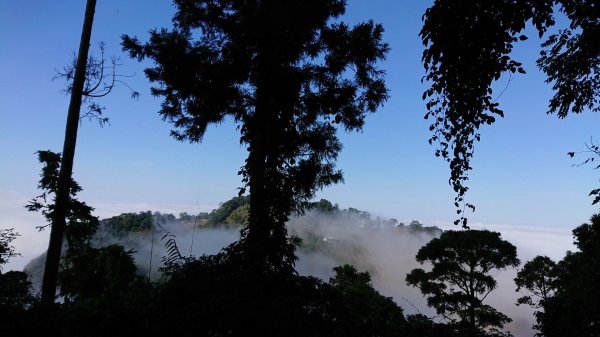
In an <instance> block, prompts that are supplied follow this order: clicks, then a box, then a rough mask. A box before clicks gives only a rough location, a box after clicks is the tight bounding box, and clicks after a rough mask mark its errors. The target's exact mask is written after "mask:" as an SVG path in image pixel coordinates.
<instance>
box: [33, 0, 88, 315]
mask: <svg viewBox="0 0 600 337" xmlns="http://www.w3.org/2000/svg"><path fill="white" fill-rule="evenodd" d="M95 8H96V0H88V1H87V5H86V9H85V17H84V21H83V29H82V31H81V41H80V43H79V52H78V54H77V63H76V67H75V73H74V75H73V86H72V87H71V100H70V102H69V110H68V114H67V126H66V129H65V140H64V145H63V152H62V153H63V157H62V158H63V159H62V162H61V165H60V167H61V170H60V173H59V176H58V183H57V186H56V197H55V206H54V211H53V218H52V227H51V229H50V241H49V243H48V253H47V256H46V266H45V268H44V278H43V281H42V302H43V303H45V304H51V303H53V302H54V298H55V296H56V282H57V277H58V269H59V264H60V254H61V249H62V240H63V234H64V229H65V226H66V220H65V218H66V216H67V213H68V209H69V195H70V194H71V192H70V190H69V188H70V187H71V174H72V172H73V158H74V157H75V145H76V143H77V127H78V125H79V112H80V109H81V100H82V96H83V87H84V83H85V74H86V68H87V58H88V51H89V47H90V38H91V35H92V23H93V21H94V11H95Z"/></svg>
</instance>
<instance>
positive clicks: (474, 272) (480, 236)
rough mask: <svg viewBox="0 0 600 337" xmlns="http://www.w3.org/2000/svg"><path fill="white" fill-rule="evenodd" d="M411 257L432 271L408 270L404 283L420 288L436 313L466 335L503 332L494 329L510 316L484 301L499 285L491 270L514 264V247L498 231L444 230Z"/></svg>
mask: <svg viewBox="0 0 600 337" xmlns="http://www.w3.org/2000/svg"><path fill="white" fill-rule="evenodd" d="M416 259H417V261H418V262H419V263H421V264H423V263H425V262H428V263H431V265H432V269H431V271H425V270H423V269H420V268H418V269H413V270H412V271H411V272H410V273H409V274H408V275H407V276H406V283H407V284H408V285H411V286H414V287H417V288H419V289H420V290H421V292H422V293H423V294H424V295H425V296H427V304H428V305H429V306H431V307H434V308H435V309H436V311H437V313H438V314H439V315H442V316H443V317H445V318H446V319H447V320H448V321H450V323H452V324H457V326H458V327H459V328H461V329H463V332H464V333H466V334H467V335H469V336H478V335H479V334H481V333H482V332H484V331H485V332H487V333H488V334H489V335H504V334H503V333H502V332H500V330H499V329H500V328H502V327H503V326H504V324H505V323H508V322H510V321H511V319H510V318H509V317H507V316H506V315H504V314H502V313H501V312H498V311H497V310H496V309H494V308H493V307H491V306H489V305H487V304H484V303H483V301H484V300H485V298H486V297H487V295H488V294H489V293H490V292H491V291H492V290H494V289H495V288H496V286H497V285H498V283H497V282H496V280H495V279H494V277H493V276H492V275H490V272H491V271H492V270H502V269H506V268H507V267H511V266H513V267H514V266H517V265H518V264H519V259H517V249H516V247H515V246H513V245H512V244H511V243H509V242H508V241H504V240H502V239H501V238H500V233H496V232H490V231H487V230H466V231H446V232H444V233H442V235H441V236H440V237H439V238H435V239H433V240H431V241H430V242H429V243H427V244H426V245H425V246H423V247H421V249H419V252H418V253H417V256H416Z"/></svg>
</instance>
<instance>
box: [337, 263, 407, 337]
mask: <svg viewBox="0 0 600 337" xmlns="http://www.w3.org/2000/svg"><path fill="white" fill-rule="evenodd" d="M333 271H334V272H335V275H334V276H333V277H332V278H331V279H330V280H329V284H330V285H332V286H333V287H334V288H335V289H336V290H338V291H339V292H340V293H341V299H340V302H341V303H340V305H342V306H343V307H344V308H346V309H347V314H346V316H345V317H344V318H343V320H344V324H343V326H344V334H340V335H342V336H373V337H375V336H381V337H382V336H404V328H405V324H406V319H405V318H404V314H403V312H402V308H400V307H399V306H398V305H397V304H396V303H395V302H394V300H393V299H392V298H391V297H385V296H383V295H381V294H380V293H379V292H378V291H377V290H375V289H374V288H373V285H372V283H371V275H370V274H369V273H368V272H359V271H357V270H356V268H354V267H353V266H351V265H348V264H346V265H342V266H339V267H335V268H333Z"/></svg>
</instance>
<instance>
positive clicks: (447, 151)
mask: <svg viewBox="0 0 600 337" xmlns="http://www.w3.org/2000/svg"><path fill="white" fill-rule="evenodd" d="M558 12H561V13H563V14H565V15H566V17H567V19H568V21H569V23H570V24H569V26H568V27H565V28H564V29H562V30H559V32H558V33H555V34H552V35H550V36H549V37H547V38H546V40H545V41H544V42H543V43H542V46H541V48H542V51H541V54H540V58H539V59H538V62H537V64H538V67H539V68H540V69H541V70H542V71H543V72H545V73H546V75H547V76H548V77H547V82H550V83H552V87H553V89H554V92H555V94H554V97H553V98H552V99H551V100H550V103H549V107H548V113H550V114H557V115H558V117H560V118H564V117H566V116H567V115H568V113H569V112H573V113H580V112H582V111H584V110H586V109H589V110H592V111H600V100H599V98H598V97H600V62H599V60H600V48H598V43H597V40H598V38H597V37H598V35H600V22H599V20H600V9H599V8H598V6H597V4H596V1H594V0H582V1H580V0H527V1H507V0H478V1H466V0H461V1H455V0H437V1H435V3H434V4H433V6H431V7H430V8H429V9H427V11H426V12H425V15H424V16H423V20H424V23H423V28H422V30H421V32H420V35H421V38H422V40H423V43H424V45H425V46H426V48H425V51H424V52H423V64H424V66H425V70H426V72H427V74H426V76H425V77H424V80H425V81H427V82H428V83H430V88H429V89H427V90H426V91H425V93H424V94H423V99H425V100H426V101H427V105H426V106H427V110H428V111H427V113H426V115H425V118H427V119H430V120H431V121H432V123H431V126H430V131H431V132H432V133H433V135H432V137H431V139H430V141H429V142H430V143H436V144H437V145H438V148H437V150H436V156H441V157H442V158H444V159H445V160H446V161H448V163H449V165H450V170H451V176H450V183H451V185H452V187H453V189H454V191H455V192H456V193H457V195H456V198H455V205H456V207H457V208H458V213H459V214H461V218H460V219H458V220H457V221H456V223H462V225H463V226H466V225H467V219H466V218H465V216H464V210H465V209H464V206H466V207H468V208H471V209H472V210H474V209H475V207H474V206H473V205H472V204H470V203H466V202H465V200H464V196H465V193H466V192H467V190H468V186H467V183H466V182H467V180H468V175H467V173H468V171H469V170H470V169H471V164H470V163H471V158H472V157H473V151H474V144H475V141H479V140H480V138H481V135H480V133H479V129H480V127H481V126H482V125H489V124H492V123H494V121H495V120H496V118H498V117H503V116H504V112H503V111H502V109H501V108H500V106H499V103H498V102H497V99H498V97H497V96H498V95H497V94H495V95H494V93H493V90H492V84H493V83H494V82H495V81H497V80H498V79H499V78H500V77H501V76H502V75H503V74H505V73H509V74H513V73H517V72H518V73H525V69H523V67H522V64H521V63H520V62H518V61H517V60H515V59H513V58H512V56H511V52H512V50H513V47H514V45H515V43H517V42H518V41H522V40H526V39H527V36H525V35H523V33H522V32H523V30H524V29H525V27H526V25H527V23H528V22H530V21H531V23H532V24H533V25H534V26H535V29H536V30H537V32H538V33H539V36H540V37H542V36H543V35H544V33H545V32H546V31H547V30H548V28H549V27H551V26H553V25H554V24H555V20H554V15H555V14H557V13H558Z"/></svg>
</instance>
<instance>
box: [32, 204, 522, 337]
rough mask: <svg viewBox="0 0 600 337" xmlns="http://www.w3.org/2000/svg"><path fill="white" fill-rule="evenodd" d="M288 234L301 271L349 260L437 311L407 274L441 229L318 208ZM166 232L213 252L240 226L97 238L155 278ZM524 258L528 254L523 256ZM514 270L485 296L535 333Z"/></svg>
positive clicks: (406, 305) (173, 226)
mask: <svg viewBox="0 0 600 337" xmlns="http://www.w3.org/2000/svg"><path fill="white" fill-rule="evenodd" d="M288 231H289V233H290V235H296V236H298V237H300V238H301V239H302V240H303V244H302V246H301V247H300V248H299V249H298V250H297V255H298V258H299V260H298V262H297V264H296V269H297V271H298V273H299V274H301V275H312V276H316V277H319V278H321V279H323V280H325V281H328V280H329V277H331V276H333V272H332V268H333V267H335V266H338V265H341V264H345V263H348V264H352V265H354V266H355V267H356V268H357V269H358V270H361V271H368V272H369V273H370V274H371V276H372V280H373V285H374V287H375V288H376V289H377V290H378V291H379V292H380V293H381V294H383V295H385V296H389V297H392V298H393V299H394V300H395V301H396V303H398V304H399V305H400V306H401V307H402V308H403V309H404V312H405V313H406V314H414V313H423V314H425V315H427V316H429V317H434V320H435V321H441V318H439V317H436V313H435V311H434V310H433V309H431V308H429V307H428V306H427V303H426V300H425V298H424V297H423V295H422V294H421V293H420V291H419V290H418V289H416V288H413V287H408V286H407V285H406V283H405V277H406V274H407V273H409V272H410V271H411V270H412V269H414V268H418V267H421V266H420V265H419V264H418V263H417V262H416V261H415V255H416V254H417V251H418V250H419V248H420V247H421V246H423V245H424V244H426V243H427V242H428V241H429V240H431V239H432V238H434V237H435V236H437V235H439V234H440V233H441V231H439V230H437V229H436V228H429V227H421V228H420V229H416V230H415V228H414V227H413V226H398V225H396V224H395V223H394V222H392V221H381V220H379V219H378V220H377V221H373V220H371V219H370V218H367V217H365V216H364V215H361V214H352V213H348V212H337V213H321V212H319V211H311V212H308V213H306V214H305V215H303V216H297V217H293V218H292V219H291V220H290V221H289V223H288ZM167 233H171V234H172V235H174V237H175V240H176V242H177V246H178V248H179V251H180V253H181V254H182V255H184V256H201V255H203V254H215V253H217V252H218V251H219V250H220V249H222V248H223V247H225V246H227V245H229V244H230V243H232V242H234V241H235V240H237V239H238V238H239V227H229V228H225V227H223V228H206V227H202V226H196V225H194V224H193V223H182V222H167V223H162V224H160V225H158V226H156V227H155V230H154V231H147V232H134V233H127V234H126V235H122V236H116V235H111V234H108V233H107V232H105V231H102V230H101V231H99V233H98V235H97V238H96V239H95V242H94V245H96V246H103V245H107V244H111V243H119V244H121V245H123V246H124V247H125V249H127V250H129V249H131V250H132V251H133V257H134V258H135V261H136V265H137V266H138V273H139V274H140V275H145V276H150V278H151V279H153V280H157V279H158V278H159V277H160V272H159V268H160V267H161V265H162V258H163V256H165V255H166V254H167V252H166V249H165V243H166V239H162V238H163V237H164V236H165V235H166V234H167ZM44 258H45V256H44V255H42V256H40V257H39V258H37V259H34V260H32V261H31V262H30V263H29V264H28V265H27V266H26V267H25V271H27V272H28V273H29V274H30V275H31V276H32V283H33V285H34V287H35V288H37V289H39V287H40V285H41V275H42V270H43V265H44V263H43V260H44ZM523 262H525V261H523ZM516 272H517V271H516V270H506V271H499V272H496V275H495V278H496V280H497V281H498V288H497V289H496V290H495V291H494V292H492V293H491V294H490V295H489V296H488V298H487V299H486V303H488V304H490V305H491V306H493V307H495V308H496V309H498V310H499V311H501V312H503V313H505V314H507V315H508V316H509V317H511V318H512V319H513V322H512V323H511V324H509V325H508V326H507V327H506V328H507V330H509V331H511V332H512V333H513V334H514V335H515V336H516V337H524V336H532V335H533V331H532V328H531V327H532V326H533V324H534V317H533V314H532V310H531V309H530V308H528V307H524V306H521V307H517V306H515V302H516V299H517V297H518V295H519V294H517V293H516V292H515V288H516V287H515V285H514V282H513V279H514V277H515V276H516Z"/></svg>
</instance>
